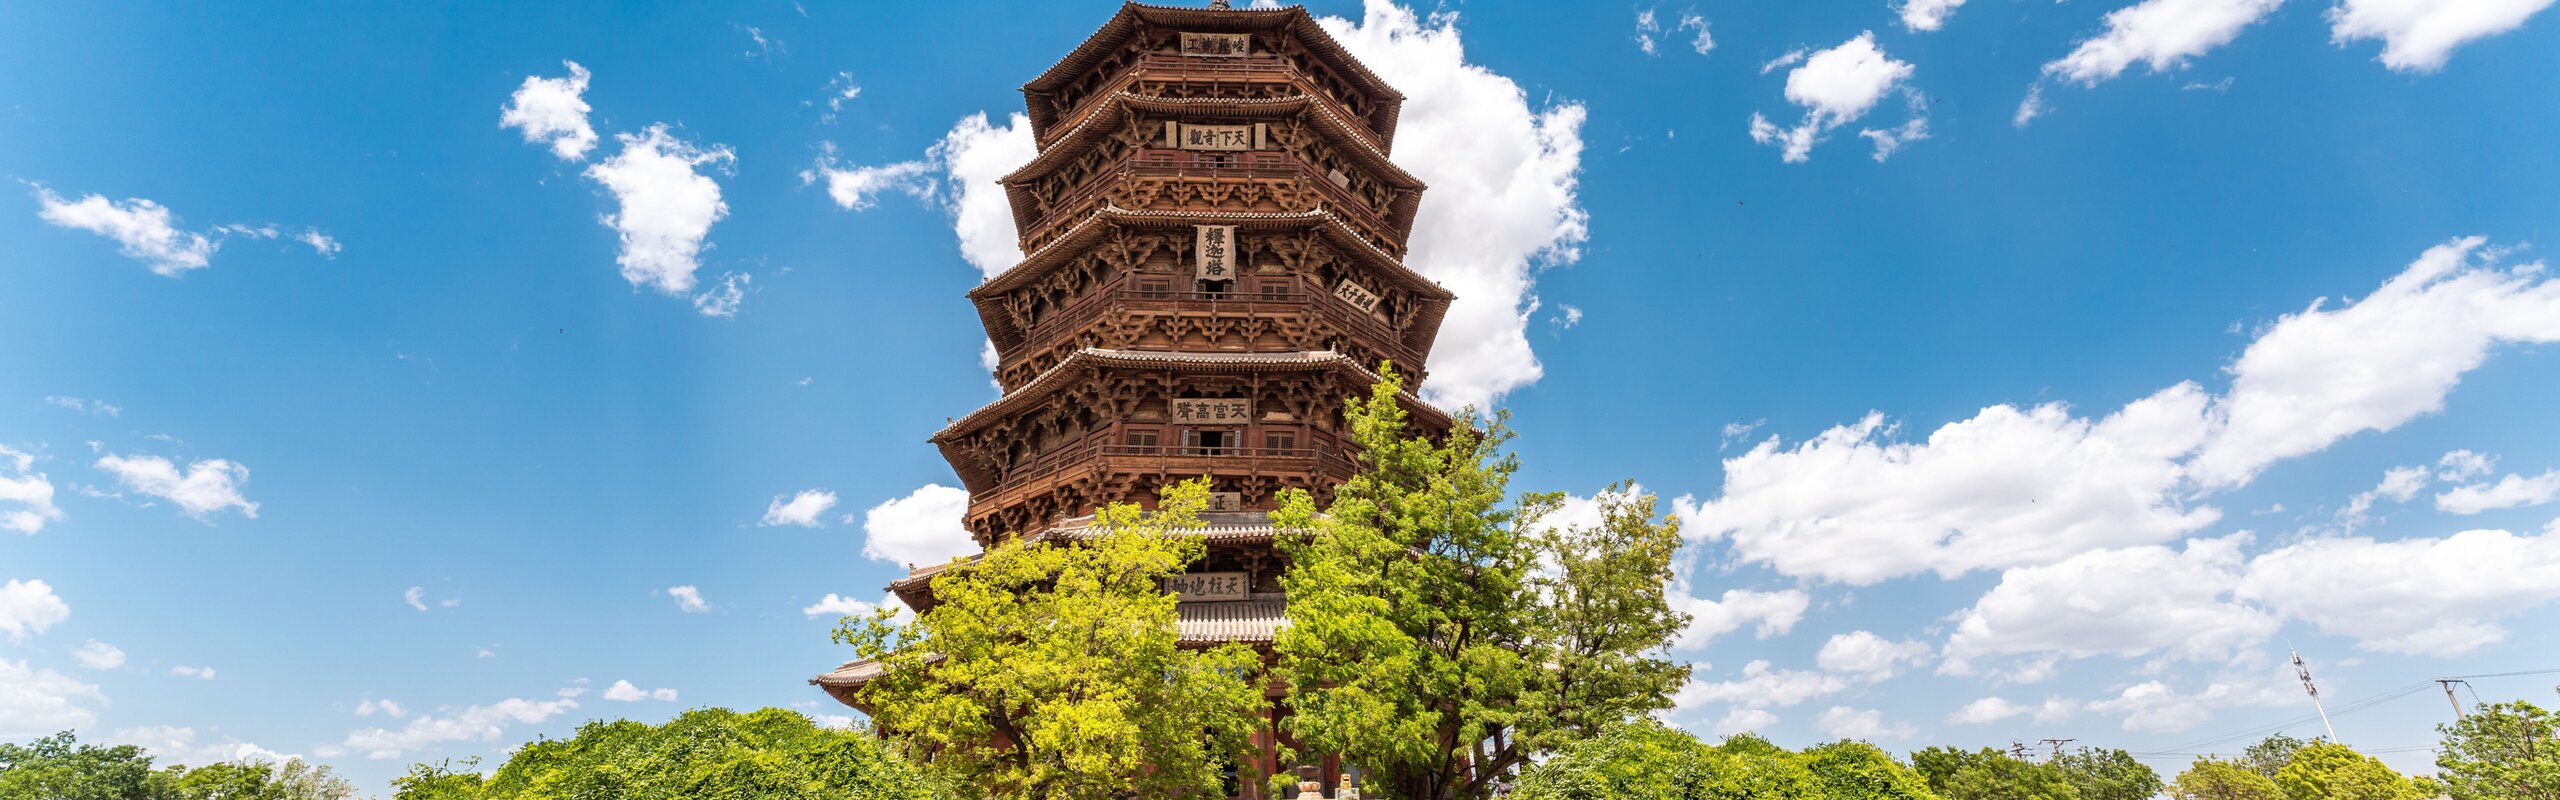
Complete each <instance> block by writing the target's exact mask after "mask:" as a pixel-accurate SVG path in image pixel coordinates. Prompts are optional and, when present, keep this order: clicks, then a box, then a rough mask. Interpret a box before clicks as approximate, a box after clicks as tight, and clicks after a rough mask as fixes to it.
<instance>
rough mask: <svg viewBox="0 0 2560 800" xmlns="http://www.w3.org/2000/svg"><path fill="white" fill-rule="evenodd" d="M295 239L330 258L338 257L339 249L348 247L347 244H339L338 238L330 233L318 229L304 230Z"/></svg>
mask: <svg viewBox="0 0 2560 800" xmlns="http://www.w3.org/2000/svg"><path fill="white" fill-rule="evenodd" d="M293 240H294V241H297V242H301V243H303V244H305V245H309V246H310V247H311V251H312V252H315V253H319V254H320V255H322V256H325V257H328V258H337V257H338V251H340V250H345V249H347V248H346V246H345V245H341V244H338V240H337V239H334V238H331V237H330V236H329V234H325V233H321V232H320V231H318V230H306V231H303V232H302V233H300V234H297V235H295V236H294V237H293Z"/></svg>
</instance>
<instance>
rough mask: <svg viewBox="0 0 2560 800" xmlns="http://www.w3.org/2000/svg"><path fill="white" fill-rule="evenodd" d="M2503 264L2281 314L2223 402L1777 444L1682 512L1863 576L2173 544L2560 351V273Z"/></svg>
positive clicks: (2487, 261) (1753, 551)
mask: <svg viewBox="0 0 2560 800" xmlns="http://www.w3.org/2000/svg"><path fill="white" fill-rule="evenodd" d="M2501 255H2502V253H2500V252H2497V251H2491V250H2484V249H2483V248H2482V240H2480V239H2478V238H2476V237H2475V238H2465V239H2458V240H2454V241H2452V242H2449V243H2446V244H2444V245H2441V246H2438V247H2434V248H2430V249H2429V250H2428V251H2427V252H2426V253H2425V254H2423V255H2421V256H2420V257H2419V258H2418V259H2417V260H2416V261H2414V262H2412V263H2411V264H2410V265H2409V267H2408V268H2407V269H2406V270H2404V271H2403V272H2401V273H2400V274H2399V275H2397V276H2395V277H2393V278H2392V279H2390V280H2389V281H2388V282H2386V283H2384V284H2383V285H2382V287H2381V288H2380V289H2378V290H2376V291H2375V292H2374V293H2373V294H2371V295H2369V296H2367V297H2365V298H2364V299H2362V300H2359V301H2355V302H2351V303H2344V304H2340V305H2339V306H2337V307H2335V308H2324V307H2323V306H2324V304H2322V303H2314V304H2312V305H2311V306H2310V307H2309V308H2308V309H2306V310H2304V311H2302V312H2300V313H2296V314H2291V315H2286V316H2284V317H2282V318H2280V319H2278V320H2277V321H2275V322H2274V323H2272V324H2270V325H2268V326H2267V327H2266V328H2265V329H2264V332H2263V333H2262V334H2261V335H2260V336H2259V337H2258V338H2257V340H2256V341H2254V342H2252V343H2251V344H2250V345H2249V347H2248V348H2247V349H2246V350H2245V351H2243V353H2242V354H2241V355H2240V357H2239V358H2237V359H2236V360H2235V361H2234V362H2233V363H2232V364H2231V365H2230V366H2229V367H2228V368H2227V371H2228V372H2229V373H2230V375H2231V376H2232V379H2231V389H2230V391H2229V392H2227V393H2225V394H2222V395H2218V396H2217V395H2214V394H2212V393H2209V392H2207V391H2205V390H2203V389H2202V388H2201V387H2199V386H2198V385H2196V384H2194V383H2180V384H2178V385H2175V386H2172V387H2169V388H2168V389H2164V390H2162V391H2160V392H2158V393H2155V394H2153V395H2151V396H2150V397H2147V398H2144V399H2142V400H2138V401H2135V402H2133V403H2131V404H2128V405H2126V406H2125V407H2124V408H2122V409H2120V410H2118V411H2116V412H2115V413H2113V414H2110V415H2108V416H2107V417H2104V418H2102V419H2094V420H2093V419H2087V418H2082V417H2076V416H2073V415H2072V414H2071V413H2070V411H2069V409H2068V408H2067V407H2065V406H2063V405H2060V404H2054V403H2049V404H2045V405H2041V406H2036V407H2034V408H2030V409H2023V410H2022V409H2019V408H2016V407H2012V406H2007V405H2000V406H1993V407H1990V408H1986V409H1984V410H1983V411H1982V412H1980V413H1979V414H1977V415H1975V416H1974V417H1973V418H1971V419H1968V420H1964V421H1960V422H1954V423H1949V424H1946V425H1944V426H1941V427H1939V428H1938V429H1937V430H1935V431H1932V432H1931V433H1930V434H1929V436H1928V438H1927V439H1926V441H1923V442H1917V443H1914V442H1908V441H1902V440H1900V438H1899V437H1897V436H1896V434H1897V433H1899V431H1898V430H1897V429H1896V428H1895V427H1894V426H1891V425H1888V424H1886V423H1885V421H1884V418H1883V417H1882V415H1880V414H1870V415H1869V416H1868V417H1867V418H1866V419H1864V420H1861V421H1860V422H1858V423H1856V424H1853V425H1844V426H1839V427H1834V428H1832V429H1830V430H1828V431H1825V432H1823V433H1822V434H1820V435H1818V436H1815V437H1814V438H1812V439H1810V440H1807V441H1804V442H1801V443H1799V444H1797V445H1795V446H1794V447H1792V448H1790V447H1786V446H1785V445H1784V443H1783V442H1781V441H1780V440H1778V439H1776V438H1774V437H1773V438H1771V439H1769V440H1767V441H1764V442H1762V443H1761V444H1760V445H1759V446H1757V447H1754V448H1753V449H1752V450H1751V451H1750V452H1747V453H1744V454H1742V455H1739V456H1736V457H1734V458H1731V459H1727V460H1726V461H1725V462H1724V468H1725V470H1724V471H1725V479H1724V486H1723V489H1722V492H1721V495H1720V496H1718V497H1717V498H1715V499H1713V500H1709V501H1699V500H1696V499H1694V498H1688V497H1683V498H1680V499H1678V500H1676V501H1675V503H1674V505H1675V508H1677V509H1678V510H1679V512H1680V515H1681V517H1682V519H1683V520H1685V521H1686V522H1688V523H1689V524H1688V526H1687V528H1686V530H1687V531H1688V532H1689V533H1690V534H1691V535H1692V536H1694V537H1699V538H1705V539H1719V538H1729V539H1730V541H1731V542H1732V547H1733V552H1734V553H1735V554H1736V555H1737V556H1739V557H1740V558H1742V559H1743V560H1746V561H1757V562H1761V563H1765V564H1767V565H1769V566H1771V567H1774V568H1776V569H1777V570H1778V571H1780V572H1782V573H1785V574H1788V575H1792V576H1804V577H1820V578H1824V579H1828V580H1834V581H1841V582H1846V583H1853V584H1869V583H1874V582H1877V581H1880V580H1883V579H1886V578H1891V577H1896V576H1901V575H1908V574H1912V573H1916V572H1921V571H1935V572H1937V573H1939V575H1940V576H1942V577H1954V576H1956V575H1961V574H1964V573H1966V572H1970V571H1973V570H1978V569H2001V568H2009V567H2019V566H2033V565H2042V564H2053V563H2056V562H2058V561H2061V560H2062V559H2065V558H2069V557H2072V556H2075V555H2078V554H2081V553H2086V552H2089V551H2092V550H2101V549H2108V548H2123V547H2131V546H2138V545H2150V544H2159V543H2163V542H2169V541H2174V540H2176V539H2178V538H2179V537H2181V536H2185V535H2187V534H2190V533H2193V532H2195V531H2197V530H2199V529H2201V528H2203V527H2204V526H2206V525H2210V524H2212V523H2214V522H2216V521H2217V520H2219V519H2220V518H2221V511H2220V510H2219V509H2217V508H2214V507H2212V506H2210V505H2203V504H2202V502H2203V498H2209V497H2210V496H2211V495H2213V494H2214V493H2216V492H2219V491H2225V490H2228V489H2231V488H2234V487H2237V486H2240V485H2245V484H2246V483H2248V482H2249V481H2251V480H2252V479H2254V478H2255V476H2256V475H2257V474H2258V473H2259V472H2260V471H2261V470H2263V469H2265V468H2266V467H2267V466H2269V465H2271V464H2273V463H2275V462H2277V461H2280V460H2283V459H2286V458H2292V457H2295V456H2300V455H2304V454H2308V453H2312V452H2316V451H2319V450H2321V449H2324V448H2326V447H2328V446H2329V445H2330V444H2333V443H2335V442H2337V441H2339V440H2341V439H2344V438H2346V437H2348V436H2352V435H2355V434H2357V433H2362V432H2365V431H2382V430H2390V429H2392V428H2395V427H2398V426H2399V425H2401V424H2403V423H2405V422H2407V421H2409V420H2411V419H2414V418H2416V417H2417V416H2419V415H2422V414H2426V413H2430V412H2433V411H2435V410H2437V409H2440V408H2441V407H2442V405H2443V401H2444V398H2445V396H2446V395H2447V394H2448V393H2449V392H2450V391H2451V390H2452V388H2453V386H2454V385H2455V384H2456V383H2458V382H2459V381H2460V379H2461V376H2462V375H2463V374H2464V373H2465V372H2468V371H2469V370H2471V369H2475V368H2477V367H2478V366H2479V365H2480V364H2481V363H2482V362H2483V361H2485V360H2486V358H2487V354H2488V352H2489V351H2490V349H2491V348H2492V347H2493V346H2494V345H2497V344H2500V343H2510V342H2512V343H2528V342H2549V341H2560V281H2554V280H2551V279H2550V278H2549V277H2547V275H2546V274H2545V273H2544V272H2543V269H2542V265H2541V264H2539V263H2533V264H2524V265H2517V266H2503V265H2501V264H2500V257H2501ZM2468 461H2469V459H2467V458H2465V457H2459V456H2448V461H2447V462H2446V464H2447V465H2450V466H2447V469H2470V467H2468V466H2467V464H2468ZM2457 462H2459V465H2457Z"/></svg>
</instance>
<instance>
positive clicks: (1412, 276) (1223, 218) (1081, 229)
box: [969, 206, 1457, 300]
mask: <svg viewBox="0 0 2560 800" xmlns="http://www.w3.org/2000/svg"><path fill="white" fill-rule="evenodd" d="M1129 222H1141V223H1156V224H1164V225H1185V224H1221V225H1235V226H1236V227H1239V228H1243V229H1245V230H1268V229H1277V228H1294V227H1303V226H1320V227H1322V228H1323V229H1324V230H1325V232H1326V233H1327V234H1328V235H1327V237H1326V238H1328V239H1332V240H1333V241H1334V243H1335V244H1336V245H1338V246H1343V247H1347V248H1348V249H1350V250H1351V251H1352V252H1353V253H1355V254H1357V255H1360V256H1362V257H1365V258H1366V259H1367V260H1368V261H1369V263H1370V265H1371V266H1374V267H1377V268H1379V270H1381V271H1383V272H1386V273H1387V274H1388V276H1389V277H1392V278H1395V279H1397V280H1399V281H1402V282H1403V283H1404V284H1405V288H1408V289H1412V290H1413V291H1414V292H1415V293H1417V294H1420V295H1421V296H1423V297H1424V298H1428V299H1439V300H1450V299H1454V298H1456V297H1457V295H1456V294H1453V293H1451V292H1450V291H1449V290H1448V288H1446V287H1443V286H1441V285H1440V284H1437V283H1433V282H1432V280H1431V279H1430V278H1426V277H1423V276H1422V273H1419V272H1415V271H1413V268H1411V267H1407V266H1405V265H1404V261H1402V260H1400V259H1398V258H1396V257H1395V255H1394V254H1391V253H1388V252H1387V251H1386V250H1384V249H1381V248H1379V247H1378V245H1377V244H1375V243H1372V242H1370V241H1369V240H1368V239H1367V238H1366V237H1363V236H1361V235H1360V234H1359V232H1358V231H1354V230H1352V229H1351V224H1350V223H1347V222H1343V221H1342V217H1341V216H1340V215H1337V214H1335V213H1333V212H1332V211H1330V210H1327V209H1324V208H1322V207H1319V208H1316V209H1315V210H1313V211H1198V212H1193V211H1157V210H1148V209H1127V208H1121V207H1119V206H1104V207H1102V208H1097V209H1094V210H1093V212H1092V213H1089V214H1086V215H1085V218H1084V219H1081V220H1077V221H1076V224H1075V225H1074V226H1073V227H1070V228H1068V229H1067V232H1066V233H1064V234H1060V235H1059V236H1058V238H1056V239H1051V240H1049V243H1048V244H1045V245H1041V246H1040V249H1039V250H1036V251H1033V252H1032V253H1031V254H1030V255H1027V256H1023V257H1022V260H1021V261H1018V262H1015V263H1014V265H1013V266H1012V267H1011V268H1009V269H1006V270H1005V271H1003V272H999V273H996V275H995V277H992V278H988V279H986V281H984V282H982V283H979V284H978V286H977V287H976V288H973V289H970V290H969V297H971V298H973V299H984V298H989V297H993V296H995V295H997V294H1002V293H1004V292H1008V291H1012V290H1014V289H1018V288H1021V287H1022V286H1023V285H1024V284H1027V283H1030V282H1031V280H1032V279H1033V278H1036V277H1039V275H1040V273H1041V272H1042V271H1043V270H1046V269H1048V268H1049V267H1053V266H1056V265H1058V264H1059V263H1063V262H1065V261H1066V260H1067V259H1069V258H1071V257H1073V256H1074V255H1075V254H1076V253H1078V252H1081V251H1083V249H1084V248H1085V247H1086V246H1088V245H1091V244H1093V241H1094V237H1097V236H1099V235H1100V234H1101V226H1102V225H1105V224H1112V223H1129Z"/></svg>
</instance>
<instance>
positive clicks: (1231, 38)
mask: <svg viewBox="0 0 2560 800" xmlns="http://www.w3.org/2000/svg"><path fill="white" fill-rule="evenodd" d="M1252 52H1253V35H1252V34H1249V33H1186V34H1183V35H1182V54H1183V55H1186V56H1241V55H1249V54H1251V53H1252Z"/></svg>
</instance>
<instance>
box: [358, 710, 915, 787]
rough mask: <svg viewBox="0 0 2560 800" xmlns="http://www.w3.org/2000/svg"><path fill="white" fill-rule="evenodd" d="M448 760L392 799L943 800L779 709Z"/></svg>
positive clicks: (896, 764)
mask: <svg viewBox="0 0 2560 800" xmlns="http://www.w3.org/2000/svg"><path fill="white" fill-rule="evenodd" d="M470 766H471V763H470V762H465V764H464V768H463V770H461V771H456V770H455V769H454V768H453V767H452V765H451V764H449V763H438V764H432V765H430V764H419V765H416V766H413V767H411V768H410V770H409V774H408V775H404V776H402V777H400V778H396V779H393V781H392V788H393V794H392V796H393V797H394V798H395V799H396V800H587V799H588V798H598V799H599V800H601V799H604V798H610V799H611V800H696V799H699V800H943V799H944V798H948V797H950V795H948V794H946V793H944V792H941V791H939V790H937V789H936V788H935V785H934V784H932V783H930V782H929V781H928V780H927V779H926V778H925V777H924V776H923V775H922V774H921V773H919V772H917V771H916V769H915V768H914V767H913V766H912V765H909V764H907V763H906V762H904V761H902V760H900V759H898V758H897V757H896V756H893V755H890V754H889V753H888V752H887V751H886V750H885V749H884V748H882V747H881V746H880V743H879V741H878V740H876V739H875V738H873V737H872V736H871V735H870V734H869V733H868V732H866V731H840V730H829V729H826V728H821V727H818V726H817V725H816V724H815V723H812V722H810V721H809V718H808V717H804V716H801V715H800V714H798V713H796V712H792V711H787V710H784V709H779V708H768V709H764V710H761V711H755V712H751V713H745V714H741V713H738V712H735V711H730V710H728V709H720V708H709V709H696V710H693V711H687V712H685V713H684V714H681V715H678V716H677V717H676V718H675V719H672V720H669V721H667V723H666V724H664V725H648V724H644V723H639V722H631V721H627V720H615V721H610V722H605V721H597V722H589V723H587V724H585V725H582V726H579V728H578V732H577V733H576V734H575V735H573V736H571V737H570V738H567V739H545V740H541V741H537V742H534V743H532V744H528V745H525V746H524V747H523V748H521V749H518V750H517V751H516V752H515V754H514V755H513V756H510V757H509V758H508V759H507V762H506V763H505V764H503V765H500V766H499V767H498V770H497V772H495V773H493V774H491V775H490V776H488V777H487V778H486V779H483V778H482V777H481V776H479V775H478V774H474V773H472V772H470Z"/></svg>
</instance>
